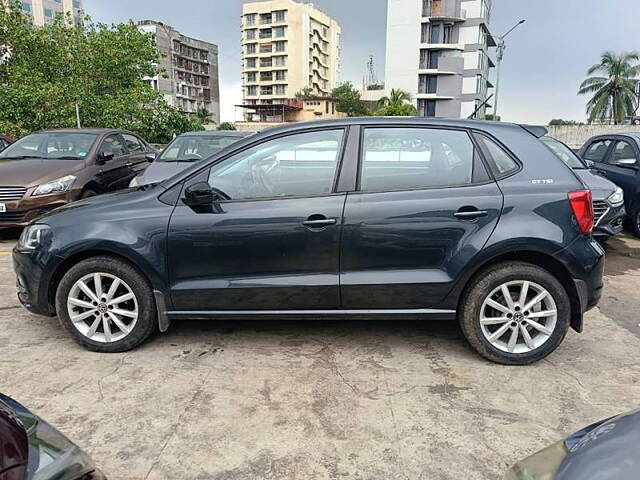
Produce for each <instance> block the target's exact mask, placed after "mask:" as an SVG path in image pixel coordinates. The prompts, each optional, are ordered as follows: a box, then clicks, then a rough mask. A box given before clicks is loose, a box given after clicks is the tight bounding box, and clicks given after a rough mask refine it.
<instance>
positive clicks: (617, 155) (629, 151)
mask: <svg viewBox="0 0 640 480" xmlns="http://www.w3.org/2000/svg"><path fill="white" fill-rule="evenodd" d="M618 162H620V163H623V164H626V165H634V164H635V163H636V162H637V158H636V152H635V150H634V149H633V146H632V145H631V144H630V143H629V142H627V141H625V140H620V141H619V142H618V143H616V146H615V147H614V148H613V153H612V154H611V155H610V156H609V160H608V161H607V163H609V164H610V165H616V164H617V163H618Z"/></svg>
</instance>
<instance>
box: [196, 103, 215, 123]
mask: <svg viewBox="0 0 640 480" xmlns="http://www.w3.org/2000/svg"><path fill="white" fill-rule="evenodd" d="M196 119H197V120H198V122H200V123H201V124H202V125H209V124H210V123H211V121H212V115H211V112H210V111H209V110H207V109H206V108H205V107H200V108H198V110H196Z"/></svg>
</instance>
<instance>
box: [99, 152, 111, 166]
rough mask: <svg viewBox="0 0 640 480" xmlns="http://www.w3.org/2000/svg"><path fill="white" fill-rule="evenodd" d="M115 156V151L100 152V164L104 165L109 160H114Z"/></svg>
mask: <svg viewBox="0 0 640 480" xmlns="http://www.w3.org/2000/svg"><path fill="white" fill-rule="evenodd" d="M113 157H114V155H113V153H105V152H100V153H99V154H98V165H104V164H105V163H107V162H108V161H109V160H113Z"/></svg>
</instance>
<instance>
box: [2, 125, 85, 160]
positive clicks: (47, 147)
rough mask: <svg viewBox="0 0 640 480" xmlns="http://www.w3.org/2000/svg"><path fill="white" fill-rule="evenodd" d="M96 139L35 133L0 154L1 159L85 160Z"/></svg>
mask: <svg viewBox="0 0 640 480" xmlns="http://www.w3.org/2000/svg"><path fill="white" fill-rule="evenodd" d="M96 138H97V135H95V134H92V133H68V132H67V133H65V132H47V133H33V134H31V135H27V136H26V137H23V138H21V139H20V140H18V141H17V142H16V143H14V144H13V145H10V146H9V147H7V148H6V149H5V150H3V151H2V152H0V159H3V158H18V159H21V158H44V159H47V160H83V159H84V158H85V157H86V156H87V155H88V154H89V151H90V150H91V147H92V146H93V144H94V142H95V141H96Z"/></svg>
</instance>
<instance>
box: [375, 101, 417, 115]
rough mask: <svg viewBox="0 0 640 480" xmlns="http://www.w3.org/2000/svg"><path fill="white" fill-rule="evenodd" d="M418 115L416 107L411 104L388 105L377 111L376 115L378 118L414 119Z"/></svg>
mask: <svg viewBox="0 0 640 480" xmlns="http://www.w3.org/2000/svg"><path fill="white" fill-rule="evenodd" d="M417 113H418V112H417V110H416V107H414V106H413V105H411V104H409V103H404V104H401V105H398V104H390V105H387V106H386V107H382V108H381V109H379V110H377V111H376V113H375V114H374V115H376V116H377V117H414V116H415V115H416V114H417Z"/></svg>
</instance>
